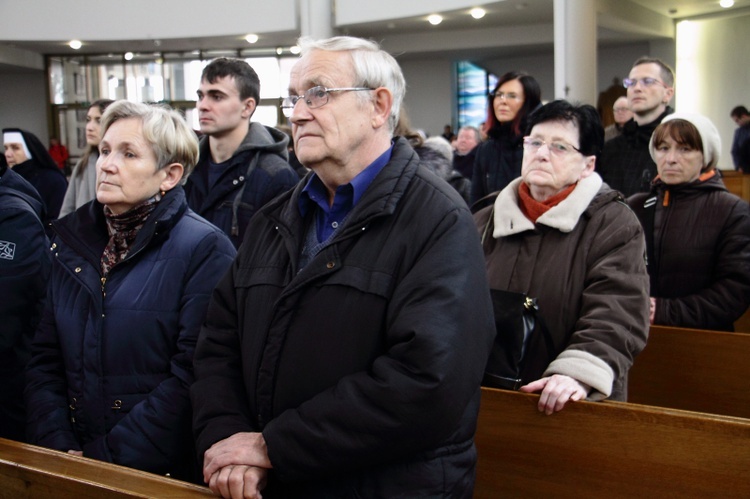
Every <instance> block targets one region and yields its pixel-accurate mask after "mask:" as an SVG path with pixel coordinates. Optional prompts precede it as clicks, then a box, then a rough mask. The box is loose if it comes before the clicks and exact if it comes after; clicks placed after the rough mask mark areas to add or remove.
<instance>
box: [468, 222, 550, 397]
mask: <svg viewBox="0 0 750 499" xmlns="http://www.w3.org/2000/svg"><path fill="white" fill-rule="evenodd" d="M494 211H495V210H494V207H493V209H492V212H491V213H490V218H489V220H488V221H487V225H486V226H485V228H484V231H483V234H482V245H483V246H484V242H485V240H486V238H487V237H488V235H489V234H490V232H491V225H492V219H493V215H494ZM490 296H491V297H492V308H493V312H494V314H495V329H496V331H497V335H496V336H495V342H494V343H493V345H492V350H491V351H490V357H489V359H488V361H487V367H486V368H485V372H484V379H483V380H482V385H483V386H489V387H492V388H503V389H506V390H518V388H520V387H521V386H522V385H524V384H526V383H528V382H530V381H534V380H533V379H529V375H531V376H532V377H534V376H538V375H539V374H538V373H537V371H539V368H538V367H539V366H532V365H531V363H534V359H531V360H529V359H527V357H526V353H527V351H528V348H527V347H528V346H529V345H535V344H537V343H538V342H539V340H543V341H544V342H546V343H547V349H548V350H550V349H551V345H550V342H551V338H550V337H549V332H548V331H547V328H546V327H545V326H544V321H543V320H542V317H541V316H540V315H539V307H538V305H537V302H536V298H531V297H529V296H527V295H526V294H524V293H516V292H513V291H505V290H500V289H490ZM540 336H541V337H540ZM545 367H546V365H545V366H542V367H541V369H542V371H543V370H544V368H545Z"/></svg>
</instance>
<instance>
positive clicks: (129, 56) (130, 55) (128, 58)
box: [125, 52, 133, 61]
mask: <svg viewBox="0 0 750 499" xmlns="http://www.w3.org/2000/svg"><path fill="white" fill-rule="evenodd" d="M125 60H126V61H132V60H133V53H132V52H125Z"/></svg>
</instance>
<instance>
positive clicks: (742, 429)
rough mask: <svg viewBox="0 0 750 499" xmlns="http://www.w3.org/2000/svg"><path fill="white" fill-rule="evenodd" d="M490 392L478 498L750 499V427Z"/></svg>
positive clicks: (482, 428) (682, 414)
mask: <svg viewBox="0 0 750 499" xmlns="http://www.w3.org/2000/svg"><path fill="white" fill-rule="evenodd" d="M538 399H539V396H538V395H531V394H525V393H520V392H510V391H504V390H496V389H492V388H483V389H482V406H481V410H480V413H479V421H478V428H477V434H476V445H477V452H478V455H479V460H478V463H477V480H476V486H475V490H474V497H475V498H476V499H482V498H488V499H489V498H498V497H524V498H525V497H554V498H566V497H570V498H581V497H607V498H608V499H609V498H618V497H623V498H633V497H638V498H645V497H660V498H662V497H679V498H692V497H696V498H697V497H701V498H704V497H750V475H749V473H750V421H748V420H744V419H740V418H732V417H726V416H714V415H708V414H700V413H693V412H687V411H679V410H674V409H664V408H657V407H647V406H641V405H636V404H630V403H622V402H620V403H618V402H576V403H570V404H568V405H567V406H566V407H565V409H564V410H563V411H561V412H558V413H555V414H553V415H552V416H546V415H544V414H543V413H540V412H538V411H537V408H536V406H537V402H538Z"/></svg>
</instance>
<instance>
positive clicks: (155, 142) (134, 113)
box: [101, 100, 198, 184]
mask: <svg viewBox="0 0 750 499" xmlns="http://www.w3.org/2000/svg"><path fill="white" fill-rule="evenodd" d="M128 118H136V119H138V120H140V121H141V123H142V125H143V138H144V139H146V142H148V143H149V144H150V145H151V149H152V150H153V151H154V154H155V155H156V169H157V170H161V169H162V168H164V167H166V166H167V165H170V164H172V163H180V164H181V165H182V167H183V169H184V173H183V174H182V183H183V184H184V183H185V181H186V180H187V177H188V175H189V174H190V172H191V171H192V170H193V168H194V167H195V165H196V164H197V163H198V138H197V137H196V136H195V132H193V130H191V129H190V127H189V126H188V125H187V123H186V122H185V119H184V118H183V117H182V115H180V113H178V112H177V111H175V110H174V109H171V108H169V107H167V106H163V105H159V104H143V103H140V102H130V101H126V100H119V101H115V102H114V103H113V104H111V105H110V106H109V107H108V108H107V110H106V111H105V112H104V114H103V115H102V132H101V134H102V136H104V134H105V133H106V132H107V130H108V129H109V127H111V126H112V124H113V123H115V122H116V121H118V120H124V119H128Z"/></svg>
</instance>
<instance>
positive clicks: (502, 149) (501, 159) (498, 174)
mask: <svg viewBox="0 0 750 499" xmlns="http://www.w3.org/2000/svg"><path fill="white" fill-rule="evenodd" d="M475 151H476V159H475V160H474V174H473V175H472V177H471V202H472V203H476V202H477V201H479V200H480V199H482V198H483V197H485V196H487V195H488V194H492V193H493V192H496V191H501V190H503V189H505V186H506V185H508V184H509V183H510V182H511V181H512V180H513V179H515V178H517V177H519V176H521V163H522V162H523V134H520V135H514V134H513V133H512V131H511V128H510V126H509V125H499V126H497V127H496V128H495V129H493V130H492V131H491V132H490V138H489V139H487V140H486V141H484V142H482V143H481V144H479V145H478V146H477V147H476V149H475Z"/></svg>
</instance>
